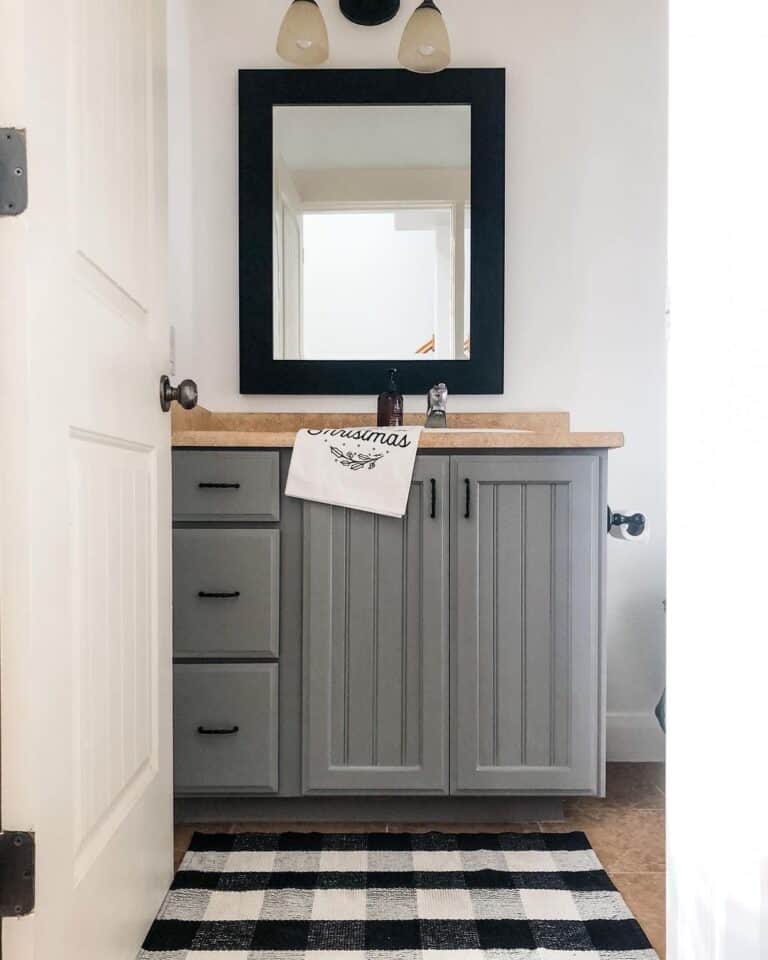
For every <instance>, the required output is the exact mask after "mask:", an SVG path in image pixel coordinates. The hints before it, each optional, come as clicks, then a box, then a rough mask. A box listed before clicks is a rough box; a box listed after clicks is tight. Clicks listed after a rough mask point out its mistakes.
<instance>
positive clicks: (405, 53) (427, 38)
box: [398, 0, 451, 73]
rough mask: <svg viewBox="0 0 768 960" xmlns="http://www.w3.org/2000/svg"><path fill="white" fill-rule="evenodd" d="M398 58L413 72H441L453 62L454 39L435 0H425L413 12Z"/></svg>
mask: <svg viewBox="0 0 768 960" xmlns="http://www.w3.org/2000/svg"><path fill="white" fill-rule="evenodd" d="M398 59H399V60H400V63H401V64H402V65H403V66H404V67H405V68H406V70H412V71H413V72H414V73H439V71H440V70H445V68H446V67H447V66H448V64H449V63H450V62H451V40H450V37H449V36H448V30H447V28H446V26H445V20H443V15H442V13H441V12H440V9H439V8H438V7H437V6H436V4H435V2H434V0H423V3H421V4H420V6H418V7H417V8H416V10H415V11H414V12H413V16H412V17H411V19H410V20H409V21H408V23H407V24H406V27H405V32H404V33H403V39H402V42H401V43H400V54H399V56H398Z"/></svg>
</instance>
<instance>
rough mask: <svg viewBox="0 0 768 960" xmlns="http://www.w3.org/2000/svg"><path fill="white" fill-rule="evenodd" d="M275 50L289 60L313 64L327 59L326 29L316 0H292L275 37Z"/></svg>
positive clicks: (308, 65)
mask: <svg viewBox="0 0 768 960" xmlns="http://www.w3.org/2000/svg"><path fill="white" fill-rule="evenodd" d="M277 52H278V53H279V54H280V56H281V57H282V58H283V60H287V61H288V62H289V63H295V64H298V66H300V67H314V66H317V64H318V63H325V61H326V60H327V59H328V30H327V29H326V26H325V20H323V15H322V13H321V12H320V7H318V5H317V3H316V0H293V2H292V3H291V5H290V7H288V12H287V13H286V15H285V17H284V18H283V23H282V26H281V27H280V33H279V34H278V37H277Z"/></svg>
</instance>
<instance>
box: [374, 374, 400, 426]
mask: <svg viewBox="0 0 768 960" xmlns="http://www.w3.org/2000/svg"><path fill="white" fill-rule="evenodd" d="M396 377H397V370H396V369H392V370H390V371H389V380H388V382H387V389H386V390H385V391H384V393H380V394H379V406H378V417H377V420H376V423H377V424H378V426H380V427H402V425H403V395H402V393H400V388H399V387H398V385H397V380H396V379H395V378H396Z"/></svg>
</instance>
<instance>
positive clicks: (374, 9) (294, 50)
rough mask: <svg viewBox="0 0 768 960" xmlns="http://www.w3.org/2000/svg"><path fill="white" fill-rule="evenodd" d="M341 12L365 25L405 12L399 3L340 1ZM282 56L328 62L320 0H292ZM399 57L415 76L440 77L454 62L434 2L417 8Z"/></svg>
mask: <svg viewBox="0 0 768 960" xmlns="http://www.w3.org/2000/svg"><path fill="white" fill-rule="evenodd" d="M339 7H340V9H341V12H342V14H343V15H344V16H345V17H346V18H347V20H351V21H352V23H357V24H359V25H360V26H364V27H376V26H378V25H379V24H382V23H388V22H389V21H390V20H392V19H393V18H394V17H396V16H397V14H398V13H399V11H400V0H339ZM277 52H278V54H279V55H280V56H281V57H282V58H283V60H287V61H288V62H289V63H295V64H296V65H297V66H300V67H316V66H318V65H319V64H321V63H325V61H326V60H327V59H328V30H327V28H326V26H325V20H323V14H322V13H321V11H320V7H319V6H318V5H317V0H292V2H291V5H290V7H288V12H287V13H286V15H285V17H284V19H283V23H282V26H281V27H280V34H279V35H278V38H277ZM398 59H399V60H400V63H401V65H402V66H404V67H405V68H406V70H411V71H413V72H414V73H438V72H439V71H440V70H445V68H446V67H447V66H448V64H449V63H450V62H451V41H450V38H449V36H448V30H447V28H446V26H445V21H444V20H443V15H442V13H441V12H440V9H439V7H438V6H437V5H436V4H435V2H434V0H423V2H422V3H421V4H419V6H418V7H417V8H416V10H414V12H413V15H412V16H411V19H410V20H409V21H408V23H407V24H406V27H405V32H404V33H403V39H402V41H401V42H400V53H399V55H398Z"/></svg>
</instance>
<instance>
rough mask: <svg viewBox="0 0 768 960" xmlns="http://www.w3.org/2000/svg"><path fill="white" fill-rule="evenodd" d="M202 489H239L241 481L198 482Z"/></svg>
mask: <svg viewBox="0 0 768 960" xmlns="http://www.w3.org/2000/svg"><path fill="white" fill-rule="evenodd" d="M198 487H200V489H201V490H239V489H240V484H239V483H198Z"/></svg>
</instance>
